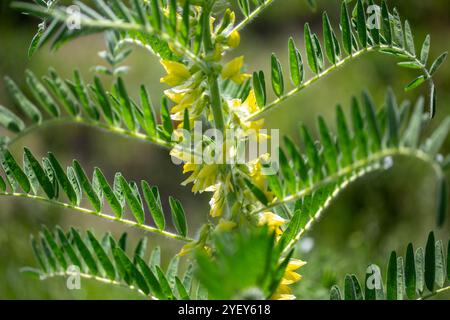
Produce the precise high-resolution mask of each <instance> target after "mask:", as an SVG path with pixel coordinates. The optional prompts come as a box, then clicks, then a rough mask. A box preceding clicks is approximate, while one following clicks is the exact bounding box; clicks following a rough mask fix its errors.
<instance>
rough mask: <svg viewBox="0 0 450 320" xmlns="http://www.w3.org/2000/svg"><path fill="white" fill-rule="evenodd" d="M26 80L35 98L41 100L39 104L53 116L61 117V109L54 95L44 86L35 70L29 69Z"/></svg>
mask: <svg viewBox="0 0 450 320" xmlns="http://www.w3.org/2000/svg"><path fill="white" fill-rule="evenodd" d="M25 74H26V81H27V84H28V88H30V91H31V93H32V94H33V96H34V98H35V99H36V100H37V101H38V102H39V104H40V105H41V106H42V107H43V108H44V109H45V111H47V113H48V114H49V115H50V116H52V117H59V115H60V110H59V107H58V105H57V104H56V102H55V100H54V99H53V97H52V96H51V95H50V93H49V92H48V91H47V89H46V88H45V87H44V85H43V84H42V83H41V82H40V81H39V80H38V79H37V77H36V76H35V75H34V73H33V72H31V71H30V70H27V71H26V72H25Z"/></svg>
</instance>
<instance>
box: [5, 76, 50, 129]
mask: <svg viewBox="0 0 450 320" xmlns="http://www.w3.org/2000/svg"><path fill="white" fill-rule="evenodd" d="M5 84H6V89H7V90H8V92H9V94H10V95H11V97H12V98H13V100H14V102H15V104H16V105H17V106H18V107H19V108H20V109H21V110H22V111H23V112H24V113H25V114H26V116H27V117H28V118H30V119H31V120H32V121H33V122H35V123H40V122H41V121H42V115H41V112H40V111H39V110H38V109H37V108H36V106H35V105H34V104H33V103H32V102H31V101H30V100H28V98H27V97H26V96H25V95H24V94H23V92H22V91H20V89H19V87H18V86H17V85H16V83H15V82H14V81H13V80H12V79H11V78H9V77H5Z"/></svg>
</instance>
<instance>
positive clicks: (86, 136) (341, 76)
mask: <svg viewBox="0 0 450 320" xmlns="http://www.w3.org/2000/svg"><path fill="white" fill-rule="evenodd" d="M10 2H11V1H9V0H2V1H1V3H0V76H1V77H3V76H4V75H9V76H10V77H12V78H13V79H14V80H16V81H17V82H18V83H19V84H20V85H22V86H23V85H24V71H25V69H27V68H29V69H31V70H33V71H34V72H35V73H37V74H38V75H42V74H44V73H46V71H47V69H48V67H50V66H53V67H55V68H56V70H57V71H58V72H59V73H60V74H62V75H63V76H67V77H69V76H71V74H72V71H73V69H74V68H78V69H79V70H80V71H81V72H82V73H83V75H84V76H85V78H87V79H89V78H92V72H91V71H90V68H91V67H92V66H93V65H99V64H103V61H102V60H101V59H100V58H99V57H98V55H97V53H98V51H100V50H103V45H104V41H103V37H102V36H99V35H97V36H91V37H88V38H83V39H79V40H76V41H74V42H72V43H69V44H67V45H66V46H65V47H63V48H61V49H60V50H59V51H57V52H51V51H50V50H49V48H47V47H45V48H43V49H42V50H40V51H39V52H38V53H37V54H36V55H35V56H34V57H33V58H32V59H31V60H29V59H28V58H27V48H28V44H29V42H30V41H31V38H32V36H33V34H34V32H35V31H36V24H37V21H36V20H35V19H31V18H28V17H26V16H23V15H21V14H20V13H19V12H14V11H12V10H11V9H10V8H9V4H10ZM305 3H306V1H305V0H278V1H276V2H275V4H274V5H272V6H271V7H270V8H269V9H268V10H266V11H265V12H264V14H263V15H261V16H260V17H259V19H257V20H256V21H254V23H253V24H252V25H251V26H250V27H248V28H247V29H246V30H245V31H244V32H243V33H242V44H241V47H240V48H239V49H238V50H236V52H234V53H233V54H236V55H238V54H245V56H246V62H247V63H248V69H249V71H253V70H260V69H262V70H265V71H266V72H267V71H268V70H269V64H270V54H271V53H272V52H275V53H277V55H278V56H279V57H281V58H282V60H283V62H284V63H286V62H287V39H288V37H289V36H291V35H292V36H293V37H294V39H296V42H297V44H298V45H299V46H300V45H301V44H302V42H303V41H301V36H302V34H303V24H304V23H305V22H307V21H309V22H311V24H312V28H313V30H314V31H315V32H318V33H319V32H321V14H320V13H321V11H323V10H327V12H328V13H329V15H330V16H331V17H332V21H333V25H334V26H336V25H337V21H338V10H339V3H340V1H337V0H336V1H332V0H318V10H317V12H313V11H312V10H311V9H309V8H308V7H307V5H306V4H305ZM389 3H390V6H391V7H392V6H394V5H395V6H397V7H398V8H399V11H400V14H401V15H402V16H403V17H404V18H407V19H408V20H409V21H410V22H411V25H412V27H413V31H414V32H415V35H416V45H417V47H419V46H420V45H421V44H422V41H423V39H424V38H425V36H426V34H427V33H430V34H431V36H432V47H431V56H432V57H433V58H435V57H437V55H439V54H440V53H442V52H443V51H447V50H448V49H449V48H450V16H449V15H450V2H449V1H448V0H433V1H422V0H408V1H400V0H397V1H394V0H391V1H389ZM396 62H398V61H397V60H395V59H393V58H391V57H389V56H380V55H378V54H370V55H367V56H363V57H362V58H360V59H358V60H357V61H353V62H351V63H350V64H348V65H347V66H345V67H344V68H343V69H341V70H340V71H338V72H335V73H333V74H331V75H330V76H329V77H327V78H326V79H324V80H322V81H321V82H319V83H318V84H316V85H314V86H313V87H311V88H310V89H309V90H306V91H305V92H303V93H301V94H300V95H297V96H296V97H295V98H293V99H291V100H289V101H287V102H285V103H284V105H283V106H282V107H281V108H279V109H278V110H277V111H275V112H273V113H270V115H269V116H268V117H267V119H268V121H267V126H268V127H270V128H279V129H281V133H282V134H284V133H289V134H291V135H295V134H296V132H297V127H298V123H299V121H302V122H304V123H306V124H307V125H308V126H309V127H311V128H314V129H315V126H316V118H317V116H318V115H319V114H322V115H324V117H325V119H326V120H328V122H329V123H330V124H333V123H334V107H335V105H336V104H337V103H342V104H343V106H344V109H345V110H346V111H348V110H349V108H348V106H349V102H350V98H351V96H352V95H357V96H360V95H361V92H362V90H364V89H369V90H370V92H371V93H372V95H373V96H374V98H375V99H376V101H377V103H378V105H380V104H381V103H382V101H383V97H384V95H385V92H386V88H387V87H388V86H391V87H392V88H393V89H394V91H395V92H396V94H397V95H398V97H399V98H401V99H410V100H415V99H416V98H417V97H418V95H420V94H427V91H426V86H424V87H423V88H422V89H419V90H415V91H413V92H408V93H405V92H404V90H403V87H404V85H405V84H407V83H409V81H410V80H412V79H413V78H414V75H415V72H414V70H411V71H409V70H405V69H400V68H399V67H397V66H396ZM126 64H127V65H129V66H130V72H129V73H128V75H127V76H126V77H125V78H126V81H127V83H128V87H129V88H130V90H132V92H131V93H132V94H133V95H134V96H136V95H137V89H138V87H139V85H140V84H141V83H143V84H145V85H147V87H149V88H150V89H151V93H152V94H153V96H154V97H157V96H159V95H160V94H161V92H162V90H163V89H164V86H162V85H161V84H160V83H159V78H160V76H161V75H162V74H163V71H162V68H161V67H160V65H159V63H158V61H157V59H155V58H154V57H152V56H150V55H149V54H148V53H147V52H144V51H143V50H140V49H136V50H135V52H134V53H133V54H132V55H131V57H130V58H129V60H127V62H126ZM284 65H285V66H286V64H284ZM436 83H437V88H438V94H439V97H438V112H437V119H436V121H435V122H434V124H433V125H435V124H437V123H439V121H440V120H442V119H443V118H444V117H445V116H446V115H448V114H449V113H450V105H449V102H450V65H449V63H446V64H445V65H444V66H443V67H442V68H441V70H440V71H439V72H438V74H437V75H436ZM133 88H134V90H133ZM11 103H12V102H11V100H9V98H8V97H7V96H6V95H5V90H4V83H3V81H0V104H3V105H7V106H11ZM433 125H432V126H433ZM331 126H332V125H331ZM332 127H333V126H332ZM430 129H431V128H430ZM314 132H315V130H314ZM23 146H28V147H30V149H31V150H32V151H33V152H34V153H36V154H37V155H44V154H45V153H46V152H47V151H49V150H50V151H52V152H54V153H55V154H56V155H57V156H58V157H59V158H60V159H61V160H62V161H63V163H69V161H71V160H72V159H74V158H76V159H78V160H80V162H81V163H82V164H83V165H84V166H85V167H86V169H87V171H88V172H89V171H90V170H91V169H92V168H93V167H94V166H98V167H100V168H102V169H104V171H105V172H106V174H107V176H109V177H112V175H113V173H114V172H116V171H120V172H122V173H124V175H125V176H126V177H127V178H129V179H133V180H139V179H146V180H148V181H150V182H151V183H152V184H155V185H158V186H159V187H160V190H161V192H162V198H163V199H164V198H167V196H168V195H169V194H171V195H175V196H176V197H178V198H179V199H180V200H181V201H182V202H183V203H184V204H185V208H186V212H187V213H188V216H189V217H188V218H189V221H190V232H191V233H193V232H194V231H195V230H196V229H197V228H198V227H199V226H200V224H201V223H202V221H204V219H205V218H206V215H207V214H208V196H207V195H200V196H192V194H191V192H190V189H189V188H185V187H182V186H180V182H181V181H182V180H183V175H182V174H181V170H180V168H178V167H176V166H175V165H173V164H172V163H171V161H170V158H168V157H167V154H166V151H164V150H161V149H159V148H157V147H155V146H152V145H149V144H142V143H140V142H136V141H133V140H128V139H125V138H122V137H118V136H113V135H108V134H105V133H103V132H100V131H97V130H95V129H87V128H82V127H77V126H68V125H65V126H59V127H52V128H48V129H45V130H41V131H38V132H36V133H35V134H33V135H30V136H27V137H26V138H24V139H22V140H20V141H19V142H18V143H17V144H16V145H15V146H14V149H15V151H16V152H18V153H20V152H21V149H22V148H23ZM446 151H447V153H448V152H450V144H449V142H447V145H446ZM434 193H435V177H434V176H433V172H432V171H431V170H430V168H428V167H426V166H424V165H423V164H422V163H420V162H417V161H411V160H406V159H400V158H396V159H394V166H393V168H391V169H390V170H388V171H386V172H383V173H373V174H370V175H369V176H367V177H365V178H364V179H362V180H359V181H357V182H356V183H354V184H352V185H351V186H350V187H349V188H347V189H346V190H345V191H344V192H342V193H341V194H340V196H339V197H338V199H337V200H336V201H335V202H334V204H333V205H332V206H331V208H330V209H328V210H326V212H325V213H324V214H323V218H322V219H321V221H320V223H318V224H316V225H315V227H314V229H313V230H312V231H311V232H310V233H309V234H308V235H307V236H308V239H307V241H303V243H300V244H299V250H298V252H297V256H299V257H300V258H302V259H303V260H307V261H308V265H307V266H305V267H304V268H303V269H302V274H303V275H304V279H303V280H302V281H301V282H300V284H299V285H298V288H297V289H296V293H297V294H298V296H299V297H300V298H319V299H321V298H327V297H328V289H329V287H330V286H331V285H332V284H334V283H335V282H336V281H338V282H339V283H340V284H342V281H343V277H344V275H345V274H346V273H356V274H358V275H362V274H364V271H365V268H366V266H367V265H368V264H370V263H377V264H379V265H380V266H382V268H383V270H385V264H386V263H387V259H388V257H389V253H390V251H391V250H399V252H401V253H404V252H405V250H406V245H407V243H408V242H409V241H412V242H413V243H414V244H415V246H419V245H424V244H425V242H426V237H427V235H428V232H429V231H430V230H432V229H433V228H435V216H434V212H435V205H436V204H435V195H434ZM42 224H46V225H47V226H49V227H52V226H54V225H60V226H62V227H69V226H76V227H78V228H80V229H82V230H86V229H91V230H95V232H96V233H97V234H100V233H102V232H104V231H112V232H113V234H115V235H117V236H119V235H120V234H121V232H123V231H125V230H124V228H123V227H122V226H121V225H117V224H114V223H109V222H105V221H103V220H100V219H97V218H95V217H87V216H82V215H80V214H77V213H73V212H71V211H68V210H61V209H59V208H55V207H51V206H48V205H46V204H41V203H34V202H30V201H29V200H11V199H0V298H1V299H93V298H97V299H117V298H124V299H128V298H130V299H134V298H139V296H137V295H135V294H133V293H130V292H129V291H128V290H125V289H123V290H122V289H116V288H111V287H110V286H108V285H102V284H98V283H92V282H90V281H87V280H83V282H82V289H81V290H72V291H70V290H68V289H67V288H66V285H65V280H64V279H56V280H50V281H45V282H40V281H37V280H34V279H30V278H27V277H26V276H24V275H22V274H21V273H20V272H19V269H20V268H21V267H23V266H34V265H35V262H34V259H33V255H32V252H31V248H30V246H29V235H30V234H36V233H37V232H38V231H39V229H40V226H41V225H42ZM449 225H450V224H449V222H447V223H446V226H445V227H444V228H443V229H441V230H437V235H436V236H437V238H440V239H443V240H447V239H448V237H449V234H450V232H449V230H450V228H449ZM126 231H128V232H129V233H130V236H131V240H132V242H135V241H136V239H138V238H139V237H140V236H142V234H141V233H140V232H138V231H135V230H126ZM149 240H150V241H149V243H150V246H151V247H152V246H155V245H160V246H161V247H162V251H163V258H165V260H164V263H167V259H168V258H170V256H171V255H172V254H174V253H175V252H176V251H177V250H179V249H180V246H179V244H177V243H172V242H169V241H168V240H165V239H162V238H160V237H158V236H154V237H151V238H150V239H149Z"/></svg>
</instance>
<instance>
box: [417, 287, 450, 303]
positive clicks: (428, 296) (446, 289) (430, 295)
mask: <svg viewBox="0 0 450 320" xmlns="http://www.w3.org/2000/svg"><path fill="white" fill-rule="evenodd" d="M446 291H450V286H447V287H444V288H441V289H438V290H436V291H433V292H431V293H429V294H427V295H426V296H423V297H420V298H418V299H417V300H427V299H430V298H432V297H434V296H436V295H438V294H441V293H443V292H446Z"/></svg>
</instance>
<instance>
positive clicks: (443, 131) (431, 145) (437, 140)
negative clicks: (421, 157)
mask: <svg viewBox="0 0 450 320" xmlns="http://www.w3.org/2000/svg"><path fill="white" fill-rule="evenodd" d="M449 131H450V117H447V118H446V119H445V120H444V121H443V122H442V123H441V125H440V126H439V127H438V128H437V129H436V130H435V131H434V132H433V134H432V135H431V136H430V137H429V138H428V139H427V141H426V142H425V144H424V146H423V147H422V148H423V150H424V151H425V152H426V153H428V154H430V155H431V156H435V155H437V154H438V152H439V150H440V149H441V147H442V145H443V144H444V142H445V140H446V139H447V136H448V133H449Z"/></svg>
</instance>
